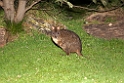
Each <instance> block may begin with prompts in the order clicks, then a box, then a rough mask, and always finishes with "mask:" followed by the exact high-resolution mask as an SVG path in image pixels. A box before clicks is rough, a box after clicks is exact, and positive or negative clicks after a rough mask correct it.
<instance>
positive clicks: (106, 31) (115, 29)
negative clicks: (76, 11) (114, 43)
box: [83, 9, 124, 39]
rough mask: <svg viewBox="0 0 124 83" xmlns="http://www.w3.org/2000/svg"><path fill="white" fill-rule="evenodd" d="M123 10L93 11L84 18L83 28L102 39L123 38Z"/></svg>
mask: <svg viewBox="0 0 124 83" xmlns="http://www.w3.org/2000/svg"><path fill="white" fill-rule="evenodd" d="M123 14H124V11H122V9H118V10H115V11H112V12H106V13H95V14H91V15H90V16H88V17H87V18H86V21H87V22H88V24H86V25H85V26H84V27H83V29H84V30H85V31H86V32H87V33H88V34H90V35H93V36H95V37H98V38H104V39H124V15H123Z"/></svg>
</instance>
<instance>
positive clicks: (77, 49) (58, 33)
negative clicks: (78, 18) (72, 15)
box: [51, 26, 83, 56]
mask: <svg viewBox="0 0 124 83" xmlns="http://www.w3.org/2000/svg"><path fill="white" fill-rule="evenodd" d="M51 37H52V40H53V42H54V43H55V44H57V45H58V46H59V47H60V48H62V49H63V50H64V51H65V52H66V54H67V55H69V54H70V53H77V54H78V55H79V56H83V55H82V53H81V51H82V43H81V40H80V38H79V36H78V35H77V34H76V33H74V32H73V31H70V30H67V29H60V27H53V26H52V34H51Z"/></svg>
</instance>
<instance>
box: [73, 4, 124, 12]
mask: <svg viewBox="0 0 124 83" xmlns="http://www.w3.org/2000/svg"><path fill="white" fill-rule="evenodd" d="M122 6H124V3H123V4H122V5H120V6H117V7H114V8H112V9H108V10H102V11H101V10H96V9H90V8H87V7H82V6H75V5H73V7H74V8H80V9H85V10H89V11H95V12H99V13H103V12H108V11H113V10H116V9H118V8H120V7H122Z"/></svg>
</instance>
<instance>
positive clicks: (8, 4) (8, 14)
mask: <svg viewBox="0 0 124 83" xmlns="http://www.w3.org/2000/svg"><path fill="white" fill-rule="evenodd" d="M27 1H28V0H18V8H17V11H15V8H14V6H15V4H14V2H15V0H0V6H1V7H2V8H3V9H4V12H5V19H6V20H7V21H10V22H15V23H19V22H21V21H22V20H23V17H24V14H25V12H26V11H28V10H29V9H31V8H32V7H33V6H34V5H35V4H37V3H38V2H40V1H41V0H34V1H33V0H32V4H31V5H30V6H28V7H26V3H27Z"/></svg>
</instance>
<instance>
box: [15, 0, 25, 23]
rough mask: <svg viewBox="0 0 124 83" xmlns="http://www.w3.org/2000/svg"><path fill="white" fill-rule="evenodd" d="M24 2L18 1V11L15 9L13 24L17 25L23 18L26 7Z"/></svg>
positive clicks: (23, 0)
mask: <svg viewBox="0 0 124 83" xmlns="http://www.w3.org/2000/svg"><path fill="white" fill-rule="evenodd" d="M26 2H27V1H26V0H19V6H18V9H17V14H16V16H15V20H14V22H15V23H19V22H21V21H22V19H23V17H24V14H25V12H26V11H25V9H26V8H25V7H26Z"/></svg>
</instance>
